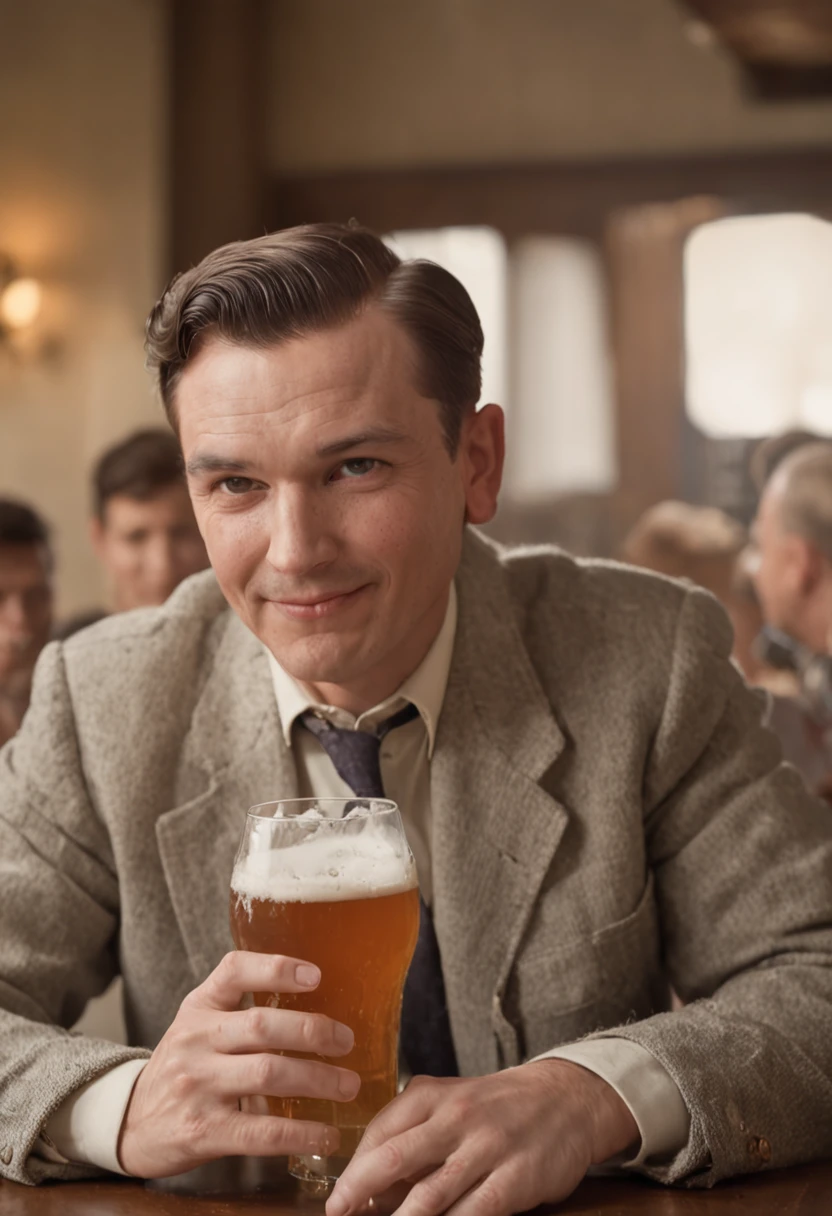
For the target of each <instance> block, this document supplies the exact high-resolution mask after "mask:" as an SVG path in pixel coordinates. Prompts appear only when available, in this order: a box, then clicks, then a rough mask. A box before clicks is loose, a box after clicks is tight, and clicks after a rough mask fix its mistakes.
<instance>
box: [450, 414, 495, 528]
mask: <svg viewBox="0 0 832 1216" xmlns="http://www.w3.org/2000/svg"><path fill="white" fill-rule="evenodd" d="M504 424H505V416H504V414H503V411H502V410H501V408H500V407H499V405H485V406H483V408H482V409H481V410H477V411H476V412H475V413H471V414H468V415H467V416H466V417H465V419H464V420H463V423H462V430H461V432H460V438H459V451H458V453H457V459H458V460H459V462H460V467H461V470H462V475H463V478H464V488H465V521H466V523H469V524H486V523H488V521H489V520H490V519H493V518H494V515H495V513H496V511H497V497H498V495H499V493H500V485H501V484H502V480H503V462H504V460H505V451H506V448H505V425H504Z"/></svg>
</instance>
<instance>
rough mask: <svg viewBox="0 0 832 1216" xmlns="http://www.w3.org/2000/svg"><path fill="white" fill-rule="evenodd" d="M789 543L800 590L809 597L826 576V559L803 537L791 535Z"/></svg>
mask: <svg viewBox="0 0 832 1216" xmlns="http://www.w3.org/2000/svg"><path fill="white" fill-rule="evenodd" d="M789 539H790V541H791V543H792V545H793V547H794V551H795V555H796V560H797V563H798V572H799V582H800V590H801V591H802V592H803V594H804V595H811V593H812V592H813V591H815V590H816V589H817V587H818V586H819V585H820V583H822V582H823V579H824V576H825V574H826V565H827V563H826V559H825V558H824V555H823V554H822V553H821V552H820V550H819V549H818V548H817V547H816V546H815V545H813V544H812V542H811V541H810V540H807V539H806V537H805V536H797V535H793V536H791V537H790V538H789Z"/></svg>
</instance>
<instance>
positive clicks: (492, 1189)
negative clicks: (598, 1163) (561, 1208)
mask: <svg viewBox="0 0 832 1216" xmlns="http://www.w3.org/2000/svg"><path fill="white" fill-rule="evenodd" d="M572 1189H573V1187H572V1186H570V1187H568V1188H567V1189H566V1190H564V1192H563V1194H562V1195H561V1196H556V1195H553V1196H552V1200H553V1201H555V1202H559V1201H560V1199H565V1198H566V1196H567V1195H569V1194H570V1192H571V1191H572ZM524 1193H525V1188H524V1187H523V1186H522V1184H521V1186H518V1185H517V1180H516V1179H515V1178H513V1177H512V1172H511V1171H510V1170H509V1169H501V1170H495V1171H494V1173H493V1174H487V1175H486V1176H485V1177H484V1178H482V1179H481V1180H480V1181H479V1182H478V1183H477V1184H476V1185H475V1186H473V1187H471V1189H470V1190H469V1191H467V1192H466V1194H464V1195H463V1196H462V1198H461V1199H459V1200H458V1202H457V1203H455V1204H453V1206H452V1207H449V1208H447V1209H446V1213H447V1216H510V1214H511V1213H512V1212H517V1211H524V1210H525V1209H526V1208H527V1207H528V1206H529V1202H528V1201H527V1200H526V1199H524V1197H523V1196H524ZM535 1202H537V1201H536V1200H535Z"/></svg>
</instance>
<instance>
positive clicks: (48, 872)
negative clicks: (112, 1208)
mask: <svg viewBox="0 0 832 1216" xmlns="http://www.w3.org/2000/svg"><path fill="white" fill-rule="evenodd" d="M118 919H119V898H118V880H117V876H116V872H115V863H114V859H113V856H112V851H111V848H110V842H109V836H108V833H107V831H106V828H105V827H104V824H103V823H102V822H101V820H100V819H99V817H98V815H97V814H96V811H95V809H94V806H93V803H92V799H91V796H90V792H89V790H88V789H87V786H86V783H85V780H84V774H83V768H82V763H81V756H80V751H79V743H78V739H77V735H76V730H75V722H74V716H73V710H72V703H71V697H70V693H69V688H68V685H67V681H66V675H65V671H64V662H63V654H62V650H61V647H60V645H59V644H57V643H56V644H53V645H51V646H49V647H47V649H46V650H45V651H44V653H43V655H42V656H41V658H40V661H39V663H38V668H37V672H36V677H35V686H34V690H33V695H32V703H31V706H30V708H29V712H28V713H27V715H26V718H25V720H24V723H23V726H22V728H21V730H20V732H19V734H18V735H17V736H16V738H14V739H12V740H11V741H10V742H9V743H8V744H7V745H6V747H5V748H4V749H3V750H2V752H0V1174H2V1175H3V1176H5V1177H7V1178H11V1179H14V1180H15V1181H17V1182H25V1183H30V1184H31V1183H35V1182H39V1181H41V1180H43V1179H45V1178H79V1177H84V1176H89V1175H94V1174H96V1173H98V1172H100V1171H97V1170H96V1169H95V1168H93V1167H90V1166H79V1165H58V1164H52V1163H50V1162H47V1161H45V1160H43V1159H42V1158H40V1157H36V1156H30V1153H31V1151H32V1147H33V1145H34V1143H35V1141H36V1139H37V1138H38V1136H39V1135H40V1133H41V1130H42V1129H43V1127H44V1125H45V1123H46V1122H47V1120H48V1118H49V1116H50V1115H51V1114H52V1112H53V1111H55V1110H56V1109H57V1108H58V1107H59V1106H60V1105H61V1103H62V1102H63V1101H64V1099H65V1098H66V1097H67V1096H68V1095H69V1094H71V1093H72V1092H73V1091H74V1090H76V1089H77V1088H78V1087H79V1086H81V1085H83V1084H85V1083H86V1082H87V1081H90V1080H92V1079H93V1078H94V1077H96V1076H98V1075H100V1074H101V1073H102V1072H105V1071H106V1070H107V1069H109V1068H111V1067H113V1066H114V1065H116V1064H119V1063H122V1062H123V1061H124V1060H129V1059H135V1058H137V1057H144V1056H147V1055H148V1054H149V1053H148V1052H147V1051H144V1050H141V1049H131V1048H127V1047H122V1046H119V1045H117V1044H113V1043H108V1042H105V1041H104V1040H101V1039H92V1038H87V1037H84V1036H81V1035H77V1034H73V1033H71V1031H70V1030H69V1029H68V1028H69V1027H70V1026H72V1025H73V1024H74V1023H75V1021H76V1020H77V1018H78V1017H79V1016H80V1014H81V1012H82V1011H83V1009H84V1006H85V1005H86V1003H87V1001H88V1000H89V999H90V998H91V997H93V996H97V995H98V994H99V993H100V992H102V991H103V990H104V989H105V988H106V987H107V984H108V983H109V982H110V980H111V979H112V977H113V975H114V974H115V973H116V970H117V932H118Z"/></svg>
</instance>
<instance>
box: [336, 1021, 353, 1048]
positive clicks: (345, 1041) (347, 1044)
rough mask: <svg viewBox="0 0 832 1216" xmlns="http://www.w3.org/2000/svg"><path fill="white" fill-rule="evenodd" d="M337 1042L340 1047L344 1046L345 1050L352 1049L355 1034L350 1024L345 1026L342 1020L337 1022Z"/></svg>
mask: <svg viewBox="0 0 832 1216" xmlns="http://www.w3.org/2000/svg"><path fill="white" fill-rule="evenodd" d="M335 1043H336V1045H337V1046H338V1047H342V1048H343V1049H344V1051H352V1047H353V1044H354V1043H355V1035H354V1034H353V1032H352V1031H351V1030H350V1028H349V1026H344V1025H342V1024H341V1022H336V1023H335Z"/></svg>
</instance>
